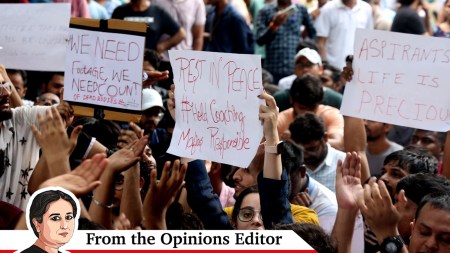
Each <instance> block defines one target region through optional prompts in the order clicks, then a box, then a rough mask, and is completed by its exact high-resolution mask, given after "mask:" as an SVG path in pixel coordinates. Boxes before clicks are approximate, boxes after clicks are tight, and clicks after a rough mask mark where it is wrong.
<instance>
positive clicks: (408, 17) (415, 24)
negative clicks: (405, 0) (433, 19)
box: [391, 6, 427, 34]
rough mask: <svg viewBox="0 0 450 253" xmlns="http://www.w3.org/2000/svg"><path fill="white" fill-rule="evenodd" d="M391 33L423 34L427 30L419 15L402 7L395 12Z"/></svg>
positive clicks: (408, 8)
mask: <svg viewBox="0 0 450 253" xmlns="http://www.w3.org/2000/svg"><path fill="white" fill-rule="evenodd" d="M391 31H392V32H399V33H409V34H424V33H425V32H426V31H427V30H426V29H425V24H424V23H423V21H422V20H421V19H420V17H419V14H417V12H416V11H415V10H413V9H412V8H410V7H409V6H402V7H400V8H399V9H398V10H397V14H396V15H395V17H394V21H393V22H392V26H391Z"/></svg>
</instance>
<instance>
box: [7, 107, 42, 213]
mask: <svg viewBox="0 0 450 253" xmlns="http://www.w3.org/2000/svg"><path fill="white" fill-rule="evenodd" d="M48 109H49V107H48V106H33V107H28V106H21V107H18V108H14V109H12V111H13V117H12V119H10V120H6V121H3V126H2V127H1V130H0V150H1V151H2V152H4V153H5V160H4V168H5V171H4V172H3V175H2V176H1V177H0V200H2V201H5V202H7V203H10V204H13V205H15V206H17V207H19V208H21V209H22V210H25V208H26V207H27V203H28V199H29V198H30V194H29V193H28V180H29V179H30V177H31V174H33V171H34V167H35V165H36V163H37V161H38V160H39V144H38V143H37V140H36V138H35V137H34V135H33V132H32V131H31V128H30V125H35V126H37V115H38V113H41V114H43V113H44V112H45V111H46V110H48Z"/></svg>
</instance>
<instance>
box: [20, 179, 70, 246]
mask: <svg viewBox="0 0 450 253" xmlns="http://www.w3.org/2000/svg"><path fill="white" fill-rule="evenodd" d="M30 201H32V202H31V206H30V205H29V209H28V217H27V218H28V219H29V228H30V226H31V228H32V229H33V232H34V234H35V235H36V236H37V237H38V239H37V240H36V242H35V243H34V244H33V245H32V246H31V247H29V248H28V249H25V250H24V251H22V252H24V253H45V252H48V253H57V252H60V251H59V248H60V247H61V246H63V245H64V244H66V243H68V242H69V240H70V238H72V235H73V232H74V230H75V228H76V226H77V225H78V224H77V218H78V216H77V213H78V208H77V203H76V202H75V200H74V198H73V197H72V196H71V195H69V194H67V193H65V192H63V191H61V190H54V188H53V190H46V191H42V192H40V193H38V194H37V195H36V196H35V197H34V198H33V199H32V200H30Z"/></svg>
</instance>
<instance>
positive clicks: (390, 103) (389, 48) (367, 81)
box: [341, 29, 450, 131]
mask: <svg viewBox="0 0 450 253" xmlns="http://www.w3.org/2000/svg"><path fill="white" fill-rule="evenodd" d="M353 71H354V75H353V80H352V82H351V83H349V84H347V86H346V88H345V94H344V99H343V102H342V106H341V113H342V114H344V115H349V116H354V117H358V118H364V119H370V120H374V121H379V122H386V123H391V124H396V125H402V126H409V127H413V128H420V129H426V130H432V131H448V130H449V129H450V99H449V98H450V82H449V80H450V42H449V41H448V39H445V38H433V37H426V36H419V35H409V34H401V33H394V32H383V31H376V30H361V29H358V30H357V31H356V40H355V46H354V56H353Z"/></svg>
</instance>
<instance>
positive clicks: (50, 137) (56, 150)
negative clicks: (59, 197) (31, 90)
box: [28, 106, 81, 192]
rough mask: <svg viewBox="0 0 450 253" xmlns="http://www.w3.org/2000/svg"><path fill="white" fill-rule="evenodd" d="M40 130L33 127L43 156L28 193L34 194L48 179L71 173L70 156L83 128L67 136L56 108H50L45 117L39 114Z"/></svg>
mask: <svg viewBox="0 0 450 253" xmlns="http://www.w3.org/2000/svg"><path fill="white" fill-rule="evenodd" d="M37 118H38V125H39V129H38V128H37V127H35V126H31V129H32V131H33V134H34V136H35V138H36V140H37V141H38V143H39V146H40V147H41V149H42V156H41V158H40V159H39V161H38V164H37V165H36V168H35V171H34V173H33V174H32V175H31V177H30V181H29V183H28V184H29V185H28V191H29V192H34V191H35V190H37V187H38V186H39V185H40V184H41V183H42V182H44V181H45V180H47V179H50V178H53V177H56V176H59V175H63V174H65V173H68V172H70V164H69V155H70V153H71V152H72V150H73V149H74V148H75V146H76V143H77V138H78V134H79V133H80V131H81V127H77V128H75V129H74V131H72V134H71V136H70V138H69V137H68V136H67V133H66V130H65V125H64V122H63V120H62V119H61V116H60V113H59V112H58V109H57V108H56V107H54V106H53V107H50V108H49V110H47V111H46V112H45V115H41V114H38V117H37Z"/></svg>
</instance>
